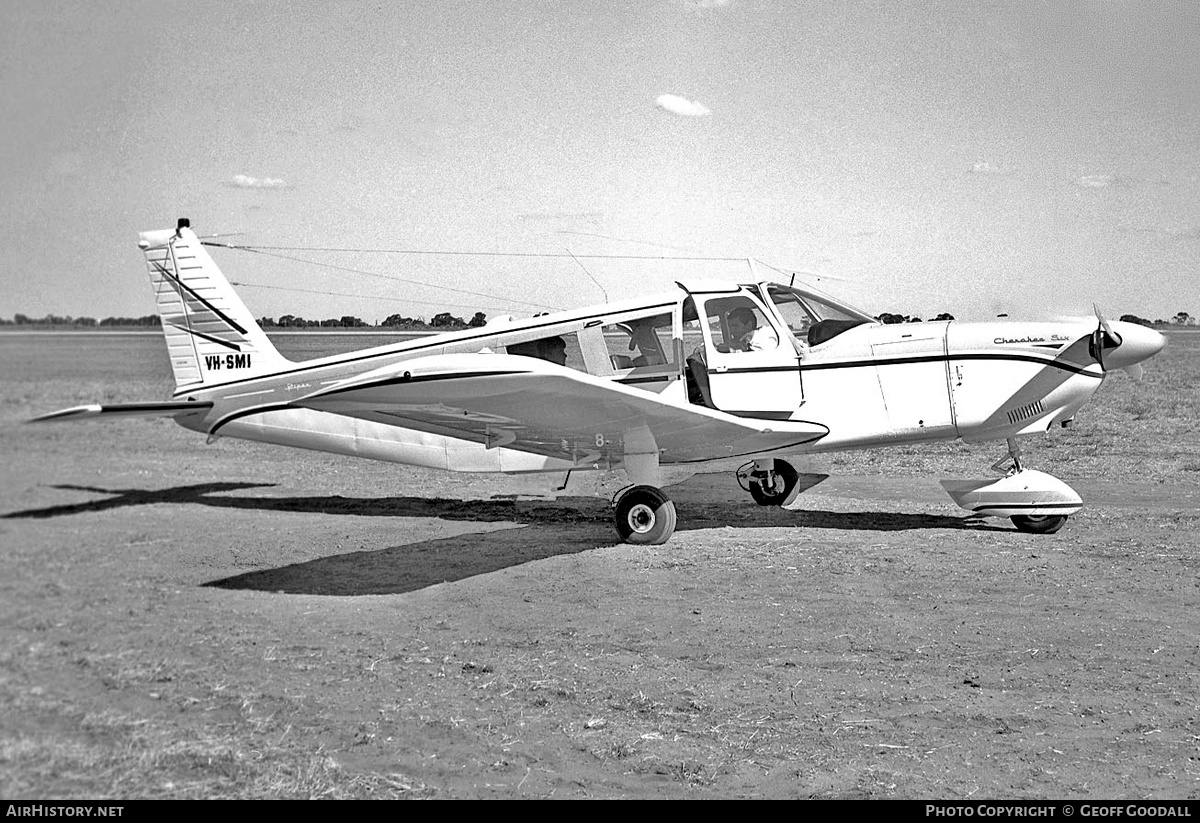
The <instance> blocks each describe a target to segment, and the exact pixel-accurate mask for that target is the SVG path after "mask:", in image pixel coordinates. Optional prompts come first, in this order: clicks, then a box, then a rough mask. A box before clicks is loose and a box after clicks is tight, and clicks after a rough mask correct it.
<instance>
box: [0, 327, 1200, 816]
mask: <svg viewBox="0 0 1200 823" xmlns="http://www.w3.org/2000/svg"><path fill="white" fill-rule="evenodd" d="M351 342H354V341H351ZM305 345H309V344H308V343H306V344H305ZM357 345H366V343H358V344H357ZM0 374H3V375H4V378H5V384H6V390H5V397H4V401H3V406H2V407H0V408H2V410H3V411H2V414H0V447H2V452H3V455H4V471H3V476H2V480H0V546H2V548H3V555H4V559H5V571H6V573H5V574H4V575H3V576H2V577H0V592H2V598H0V638H2V642H0V797H7V798H10V799H16V798H62V799H67V798H100V797H113V798H139V797H163V798H191V797H247V798H250V797H254V798H277V797H331V798H346V797H372V798H378V797H401V798H516V797H527V798H545V797H554V798H586V797H592V798H711V797H726V798H792V797H796V798H805V797H817V798H946V799H993V798H1026V799H1029V798H1078V799H1082V798H1123V799H1125V798H1127V799H1135V798H1154V799H1182V798H1196V797H1200V719H1198V718H1200V699H1198V694H1200V639H1198V638H1200V609H1198V608H1197V606H1198V604H1200V554H1198V550H1197V543H1198V542H1200V541H1198V539H1197V538H1198V535H1200V434H1198V432H1197V416H1196V410H1197V408H1200V334H1193V333H1186V332H1180V333H1175V334H1172V335H1171V336H1170V342H1169V345H1168V348H1167V349H1166V350H1165V351H1164V352H1163V354H1161V355H1160V356H1159V357H1158V358H1156V359H1155V360H1154V361H1151V362H1150V363H1149V364H1148V369H1147V375H1146V378H1145V379H1144V380H1143V381H1142V382H1141V383H1134V382H1133V381H1131V380H1130V379H1129V378H1128V377H1127V376H1125V375H1123V374H1118V375H1114V376H1112V377H1110V378H1109V379H1108V380H1106V382H1105V385H1104V386H1103V387H1102V388H1101V390H1100V392H1099V393H1098V394H1097V396H1096V398H1094V400H1093V402H1092V403H1091V404H1090V405H1089V406H1087V407H1086V408H1085V409H1084V410H1083V412H1082V413H1081V414H1080V415H1079V419H1078V423H1077V427H1076V428H1075V429H1072V430H1069V431H1059V432H1055V433H1053V434H1052V435H1051V436H1050V437H1049V438H1046V439H1040V438H1033V439H1031V440H1029V441H1027V444H1026V451H1027V460H1028V463H1029V464H1030V465H1031V466H1032V467H1034V468H1038V469H1042V470H1044V471H1048V472H1050V473H1052V474H1055V475H1056V476H1058V477H1060V478H1062V479H1064V480H1066V481H1067V482H1068V483H1070V484H1072V485H1073V486H1074V487H1075V488H1076V489H1077V490H1078V491H1079V492H1080V493H1081V494H1082V496H1083V497H1084V500H1085V503H1086V507H1085V509H1084V510H1083V511H1082V512H1081V513H1080V514H1079V515H1077V516H1075V517H1073V518H1072V519H1071V520H1070V521H1069V522H1068V524H1067V526H1066V527H1065V528H1064V529H1063V530H1062V531H1061V532H1059V533H1058V534H1057V535H1053V536H1045V537H1042V536H1031V535H1024V534H1019V533H1017V532H1016V531H1015V530H1013V529H1012V528H1011V526H1010V525H1009V524H1008V523H1007V522H1002V521H995V520H984V521H975V520H969V519H965V518H964V514H965V513H963V512H961V511H960V510H958V509H957V508H956V507H954V505H953V504H952V503H951V502H950V501H949V499H948V498H946V497H945V496H944V495H943V493H942V491H941V489H940V487H939V485H938V483H937V481H938V479H939V478H942V477H955V476H957V477H967V476H978V475H981V474H983V473H985V470H986V467H987V466H988V465H989V464H990V463H991V462H993V461H994V460H995V459H997V458H998V457H999V456H1000V455H1001V454H1002V453H1003V446H1002V445H1001V444H988V445H986V446H972V447H967V446H964V445H962V444H944V445H935V446H929V447H922V448H902V449H892V450H881V451H872V452H863V453H856V454H845V455H827V456H821V457H818V458H815V459H813V460H812V461H811V462H810V463H808V464H806V465H805V466H804V467H803V468H804V470H806V471H816V472H824V473H828V474H830V475H831V476H830V478H829V480H827V481H825V482H824V483H822V484H820V485H818V486H816V487H815V488H813V489H812V490H810V491H809V492H808V493H806V494H805V495H803V496H801V498H800V499H799V501H798V503H797V505H796V506H795V507H794V508H795V510H793V511H781V510H768V509H763V508H759V507H757V506H754V505H753V504H752V503H751V502H750V501H749V499H748V497H747V496H746V495H744V494H743V493H742V492H741V490H740V489H739V488H738V487H737V484H736V482H735V481H734V479H733V478H732V477H731V476H729V475H712V476H700V477H696V478H693V479H692V480H690V481H688V482H686V483H684V484H682V485H681V486H678V487H676V488H674V489H673V490H671V493H672V496H673V497H674V498H675V499H676V500H677V504H678V509H679V520H680V530H679V531H678V532H677V533H676V535H675V537H674V538H673V539H672V541H671V542H670V543H668V544H667V545H665V546H662V547H655V548H650V549H647V548H635V547H631V546H626V545H621V544H619V543H618V542H617V540H616V537H615V534H614V532H613V530H612V526H611V522H610V517H609V513H608V508H607V503H606V501H604V500H599V499H592V498H582V497H578V498H567V499H560V500H558V501H555V502H538V501H521V502H515V501H513V500H511V499H494V495H500V494H505V493H509V492H511V491H513V490H514V486H513V484H512V483H511V482H508V481H505V480H503V479H497V478H488V477H484V478H480V477H470V476H463V475H449V474H438V473H434V472H426V471H421V470H412V469H408V468H405V467H400V466H391V465H387V464H376V463H370V462H366V461H353V460H349V459H343V458H338V457H334V456H328V455H321V454H316V453H306V452H298V451H290V450H285V449H278V448H273V447H267V446H260V445H257V444H251V443H238V442H236V441H218V442H217V443H216V444H214V445H211V446H206V445H205V443H204V440H203V438H201V437H199V436H197V435H194V434H192V433H189V432H186V431H184V430H182V429H179V428H177V427H176V426H174V425H173V424H172V423H170V422H169V421H165V420H152V421H132V420H131V421H116V422H106V423H99V424H79V425H47V426H27V425H22V424H21V423H20V421H21V420H23V419H25V418H27V417H30V416H32V415H34V414H37V413H41V412H45V411H49V410H53V409H56V408H60V407H63V406H68V405H73V404H76V403H81V402H92V401H96V400H108V401H123V400H143V399H157V398H161V397H163V396H166V395H167V394H168V393H169V378H168V375H167V373H166V365H165V356H164V355H163V354H162V353H161V342H160V341H159V340H157V339H155V338H153V337H138V336H129V337H111V336H104V335H79V336H76V337H67V338H66V339H63V336H62V335H58V336H53V337H51V336H45V337H37V336H29V335H0ZM139 375H141V376H139ZM147 375H148V376H147Z"/></svg>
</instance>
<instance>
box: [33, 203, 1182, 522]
mask: <svg viewBox="0 0 1200 823" xmlns="http://www.w3.org/2000/svg"><path fill="white" fill-rule="evenodd" d="M205 245H206V243H205V242H203V241H201V240H200V239H199V238H198V237H197V236H196V234H195V233H194V232H193V231H192V229H191V227H190V222H189V221H188V220H187V219H180V220H179V221H178V225H177V227H176V228H175V229H165V230H161V231H149V232H143V233H142V234H140V240H139V242H138V247H139V248H140V249H141V250H142V252H143V254H144V257H145V262H146V268H147V271H148V274H149V278H150V283H151V286H152V288H153V291H154V297H155V301H156V304H157V309H158V312H159V314H160V316H161V319H162V329H163V333H164V336H165V338H166V343H167V348H168V351H169V354H170V362H171V368H172V370H173V373H174V378H175V391H174V394H173V396H172V398H171V399H170V400H167V401H163V402H150V403H121V404H101V405H86V406H77V407H74V408H70V409H65V410H62V411H58V412H53V413H51V414H46V415H42V416H40V417H37V418H34V420H33V421H31V422H47V421H65V420H78V419H84V418H112V417H123V416H167V417H172V418H174V420H175V422H176V423H178V424H179V425H180V426H183V427H184V428H187V429H191V430H193V431H197V432H200V433H202V434H205V435H207V436H208V438H209V442H211V441H212V440H214V439H216V438H220V437H231V438H242V439H247V440H255V441H261V442H264V443H275V444H279V445H284V446H293V447H298V448H304V449H316V450H320V451H325V452H333V453H337V454H344V455H351V456H355V457H364V458H371V459H375V460H384V461H391V462H394V463H401V464H408V465H413V466H424V467H430V468H436V469H445V470H450V471H459V472H502V473H510V474H520V473H528V472H542V473H547V474H548V475H550V476H552V477H554V478H560V477H570V475H571V473H572V472H579V471H589V470H590V471H596V470H600V471H624V472H625V473H626V476H627V478H628V481H629V485H628V486H626V487H625V488H623V489H622V490H621V491H619V492H618V493H617V494H616V495H615V496H614V498H613V500H612V506H613V514H614V522H615V526H616V530H617V534H618V535H619V536H620V538H621V540H623V541H624V542H627V543H631V544H636V545H660V544H663V543H665V542H666V541H667V540H668V539H669V538H670V537H671V535H672V534H673V533H674V531H675V527H676V524H677V517H676V511H675V505H674V503H673V502H672V501H671V500H670V498H669V497H668V496H667V495H666V493H665V492H664V491H663V487H664V486H666V485H669V484H671V483H675V482H681V481H682V480H684V479H686V478H687V477H689V476H691V475H693V474H696V473H701V472H714V471H724V470H732V471H734V472H736V474H737V477H738V480H739V482H740V483H741V485H742V487H743V489H745V490H746V491H747V492H748V493H749V495H750V497H751V498H752V499H753V501H754V502H755V503H757V504H759V505H763V506H787V505H789V504H791V503H792V502H793V501H794V500H795V498H796V496H797V494H799V493H800V492H801V491H802V490H803V489H804V488H807V487H808V486H809V485H811V483H809V481H807V480H806V479H804V478H802V475H801V474H800V472H799V471H798V470H797V469H796V464H797V463H798V462H799V461H801V460H802V459H803V458H804V456H805V455H810V454H815V453H821V452H833V451H839V450H845V449H862V448H872V447H878V446H889V445H897V444H907V443H922V442H931V441H939V440H955V439H961V440H963V441H968V442H977V441H988V440H997V441H999V440H1003V441H1006V443H1007V446H1008V453H1007V455H1006V456H1005V457H1004V458H1002V459H1001V460H1000V461H999V462H998V463H996V464H995V465H994V466H993V467H992V468H993V469H996V470H998V471H1000V472H1002V473H1003V476H1002V477H1000V478H999V479H983V480H974V481H967V482H951V481H946V482H943V486H944V487H945V489H946V491H947V492H948V493H949V494H950V495H951V497H952V498H953V499H954V500H955V501H956V502H957V503H958V505H959V506H961V507H963V508H964V509H966V510H968V511H971V512H973V513H974V514H975V515H980V516H992V517H1008V518H1009V519H1010V520H1011V521H1012V523H1013V525H1014V526H1015V527H1016V528H1017V529H1018V530H1020V531H1023V532H1029V533H1040V534H1050V533H1054V532H1056V531H1058V530H1059V529H1060V528H1061V527H1062V525H1063V524H1064V523H1065V522H1066V519H1067V518H1068V517H1069V516H1070V515H1072V514H1074V513H1075V512H1077V511H1079V509H1080V508H1081V507H1082V500H1081V499H1080V497H1079V495H1078V494H1076V493H1075V491H1074V490H1073V489H1071V488H1070V487H1069V486H1068V485H1067V484H1066V483H1064V482H1062V481H1061V480H1059V479H1058V478H1055V477H1052V476H1050V475H1048V474H1045V473H1043V472H1039V471H1036V470H1033V469H1028V468H1026V467H1025V466H1024V465H1023V464H1022V461H1021V456H1020V447H1019V442H1018V438H1020V437H1023V436H1027V435H1032V434H1037V433H1045V432H1047V431H1048V430H1049V429H1050V428H1051V427H1053V426H1056V425H1061V426H1064V427H1065V426H1068V425H1070V423H1071V422H1072V420H1073V418H1074V416H1075V414H1076V412H1077V411H1078V410H1079V409H1080V407H1082V406H1083V405H1084V404H1085V403H1086V402H1087V400H1088V399H1089V398H1090V397H1091V395H1092V394H1093V392H1095V391H1096V390H1097V389H1098V388H1099V386H1100V384H1101V382H1102V381H1103V380H1104V377H1105V375H1106V374H1107V373H1108V372H1111V371H1113V370H1114V369H1126V370H1128V371H1130V372H1133V373H1135V376H1136V373H1137V372H1139V371H1140V369H1141V363H1142V361H1144V360H1146V359H1148V358H1150V357H1152V356H1154V355H1155V354H1157V353H1158V352H1159V351H1160V350H1161V349H1162V348H1163V345H1164V342H1165V341H1164V338H1163V336H1162V335H1160V334H1159V333H1158V332H1156V331H1154V330H1152V329H1149V328H1145V327H1143V326H1140V325H1136V324H1132V323H1126V322H1119V321H1118V322H1108V321H1107V320H1105V319H1104V317H1103V316H1102V315H1101V314H1100V312H1099V310H1097V311H1096V316H1097V320H1096V321H1095V322H1092V321H1088V320H1072V321H1058V322H1017V321H1000V322H995V321H992V322H981V323H975V322H961V321H949V320H946V321H937V322H925V323H919V324H917V323H908V324H883V323H880V322H878V321H877V320H876V319H875V318H873V317H872V316H871V315H869V314H867V313H866V312H864V311H862V310H860V309H857V308H854V307H853V306H850V305H848V304H846V303H844V302H841V301H839V300H837V299H835V298H833V297H830V296H829V295H826V294H825V293H823V292H821V291H818V290H816V289H813V288H810V287H807V286H803V285H795V284H794V283H789V284H784V283H782V282H775V281H773V280H771V279H770V278H765V277H759V273H758V270H757V268H756V266H755V265H754V262H753V261H750V268H751V272H752V274H753V277H752V278H751V280H750V282H745V283H734V282H725V281H702V280H697V281H688V280H680V281H678V282H677V283H676V288H675V289H674V290H673V291H670V292H668V293H665V294H661V295H658V296H652V297H642V298H638V299H632V300H626V301H623V302H615V303H605V304H603V305H598V306H591V307H586V308H578V309H572V310H568V311H559V312H555V313H550V314H542V315H538V316H534V317H530V318H525V319H513V318H511V317H505V318H500V319H498V320H493V321H491V322H489V323H487V325H485V326H484V327H482V328H472V329H466V330H462V331H453V332H447V333H442V334H435V335H431V336H427V337H422V338H419V339H415V340H408V341H404V342H398V343H395V344H392V345H385V346H379V347H375V348H369V349H365V350H361V351H355V352H350V353H346V354H338V355H334V356H329V357H321V358H319V359H314V360H307V361H303V362H293V361H291V360H288V359H286V358H284V357H283V356H282V355H281V354H279V352H278V351H276V349H275V347H274V346H273V345H272V343H271V342H270V340H269V339H268V338H267V336H266V334H264V332H263V331H262V330H261V329H260V328H259V326H258V324H257V323H256V322H255V319H254V316H253V315H252V314H251V313H250V312H249V310H248V309H247V308H246V306H245V304H244V303H243V302H242V301H241V299H240V298H239V297H238V295H237V294H236V293H235V291H234V289H233V287H232V286H231V285H230V283H229V281H228V280H226V278H225V277H224V276H223V275H222V273H221V271H220V270H219V269H218V267H217V265H216V264H215V263H214V262H213V260H212V258H211V256H210V255H209V254H208V252H207V250H206V248H205ZM793 279H794V278H793ZM804 477H811V475H807V476H804ZM556 482H557V480H556ZM563 487H565V484H564V486H563Z"/></svg>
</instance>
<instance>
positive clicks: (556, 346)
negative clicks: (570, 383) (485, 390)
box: [505, 337, 567, 366]
mask: <svg viewBox="0 0 1200 823" xmlns="http://www.w3.org/2000/svg"><path fill="white" fill-rule="evenodd" d="M505 349H506V350H507V351H508V353H509V354H519V355H521V356H522V357H536V358H537V359H538V360H546V361H548V362H550V363H557V364H558V365H560V366H565V365H567V341H566V340H563V339H562V338H561V337H543V338H542V339H541V340H529V341H527V342H525V343H513V344H511V345H509V346H506V347H505Z"/></svg>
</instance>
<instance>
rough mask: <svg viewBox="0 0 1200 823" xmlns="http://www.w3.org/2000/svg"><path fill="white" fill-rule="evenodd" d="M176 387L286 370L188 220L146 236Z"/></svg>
mask: <svg viewBox="0 0 1200 823" xmlns="http://www.w3.org/2000/svg"><path fill="white" fill-rule="evenodd" d="M140 238H141V239H140V241H139V242H138V248H140V249H141V250H142V252H143V253H144V254H145V256H146V268H147V270H148V272H149V274H150V285H151V287H152V288H153V289H154V298H155V301H156V302H157V304H158V313H159V315H160V316H161V317H162V327H163V334H164V335H165V336H166V339H167V351H168V353H169V355H170V358H171V369H172V370H173V371H174V373H175V387H176V389H201V388H204V387H206V386H210V385H215V384H219V383H227V382H230V381H232V380H240V379H243V378H246V377H257V376H259V375H262V374H269V373H271V372H274V371H278V370H279V369H282V368H283V367H285V366H287V365H288V363H289V361H288V360H287V359H286V358H284V357H283V356H282V355H281V354H279V352H277V351H276V350H275V347H274V346H273V345H271V341H270V340H268V339H267V336H266V335H265V334H264V333H263V331H262V329H260V328H259V327H258V323H256V322H255V320H254V316H253V315H251V314H250V311H249V310H248V309H247V308H246V306H245V304H244V303H242V301H241V299H240V298H239V297H238V296H237V294H236V293H235V292H234V290H233V286H231V285H230V284H229V281H228V280H226V279H225V276H224V275H223V274H221V270H220V269H218V268H217V264H216V263H214V262H213V260H212V258H211V257H210V256H209V254H208V251H207V250H205V248H204V246H202V245H201V243H200V240H199V239H198V238H197V237H196V235H195V234H194V233H193V232H192V230H191V228H190V227H189V223H188V221H187V220H186V219H181V220H180V221H179V227H178V228H177V229H175V230H174V231H171V230H170V229H166V230H163V231H151V232H142V234H141V235H140Z"/></svg>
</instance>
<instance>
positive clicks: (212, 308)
mask: <svg viewBox="0 0 1200 823" xmlns="http://www.w3.org/2000/svg"><path fill="white" fill-rule="evenodd" d="M150 262H151V263H153V264H154V268H156V269H158V270H159V272H160V273H162V274H164V275H166V276H167V277H169V278H171V282H173V283H175V284H176V285H177V286H179V288H181V289H183V290H184V291H186V292H187V293H188V294H190V295H191V296H192V297H194V298H196V299H197V300H199V301H200V302H201V303H203V304H204V305H205V306H206V307H207V308H208V310H209V311H211V312H212V313H213V314H215V315H216V316H217V317H219V318H221V319H222V320H224V321H225V323H226V324H227V325H229V326H230V327H231V328H233V329H236V330H237V332H238V333H239V334H245V333H246V330H245V329H243V328H242V327H241V326H239V325H238V324H237V323H236V322H234V321H233V320H231V319H230V318H229V317H226V316H225V312H223V311H221V310H220V309H218V308H217V307H216V306H214V305H213V304H212V303H209V302H208V301H207V300H205V299H204V298H203V297H201V296H200V295H199V294H197V293H196V291H195V290H194V289H192V288H191V287H190V286H189V285H187V284H186V283H184V282H183V281H182V280H180V279H179V278H178V277H176V276H175V275H173V274H171V273H170V272H169V271H167V269H166V267H165V266H163V264H162V263H160V262H158V261H157V260H151V261H150ZM230 288H232V286H230Z"/></svg>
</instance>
